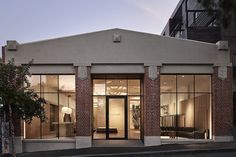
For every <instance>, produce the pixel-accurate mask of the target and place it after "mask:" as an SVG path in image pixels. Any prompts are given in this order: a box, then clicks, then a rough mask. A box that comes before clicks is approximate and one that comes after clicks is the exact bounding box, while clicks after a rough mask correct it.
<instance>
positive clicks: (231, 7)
mask: <svg viewBox="0 0 236 157" xmlns="http://www.w3.org/2000/svg"><path fill="white" fill-rule="evenodd" d="M198 2H199V3H201V4H202V5H203V7H205V8H206V9H207V11H208V12H209V13H210V14H211V13H212V10H215V9H217V10H219V12H220V14H219V16H218V17H217V20H219V22H220V23H221V24H222V25H223V27H225V28H227V27H228V26H229V25H230V24H231V22H232V20H235V21H236V1H235V0H198Z"/></svg>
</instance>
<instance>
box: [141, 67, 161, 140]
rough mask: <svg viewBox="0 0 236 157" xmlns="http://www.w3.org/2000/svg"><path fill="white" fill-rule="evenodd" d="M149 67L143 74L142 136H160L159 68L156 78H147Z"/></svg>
mask: <svg viewBox="0 0 236 157" xmlns="http://www.w3.org/2000/svg"><path fill="white" fill-rule="evenodd" d="M148 69H149V67H145V74H144V136H160V74H159V72H160V68H159V67H157V78H155V79H151V78H149V70H148Z"/></svg>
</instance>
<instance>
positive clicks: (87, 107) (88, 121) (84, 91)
mask: <svg viewBox="0 0 236 157" xmlns="http://www.w3.org/2000/svg"><path fill="white" fill-rule="evenodd" d="M75 69H76V148H87V147H91V146H92V115H93V113H92V90H91V75H90V67H87V66H79V67H76V68H75Z"/></svg>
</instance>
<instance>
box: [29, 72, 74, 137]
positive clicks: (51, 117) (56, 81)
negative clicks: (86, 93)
mask: <svg viewBox="0 0 236 157" xmlns="http://www.w3.org/2000/svg"><path fill="white" fill-rule="evenodd" d="M29 81H30V83H31V89H33V90H35V91H36V92H37V93H38V94H39V95H40V96H41V97H42V98H44V99H45V100H46V104H45V105H44V109H45V113H46V117H47V119H46V121H45V122H43V123H41V122H40V120H39V119H38V118H34V119H33V121H32V123H31V124H26V125H25V130H26V134H25V138H27V139H35V138H45V139H48V138H59V137H73V136H75V121H76V118H75V76H74V75H32V76H31V77H30V78H29Z"/></svg>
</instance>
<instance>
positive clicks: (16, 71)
mask: <svg viewBox="0 0 236 157" xmlns="http://www.w3.org/2000/svg"><path fill="white" fill-rule="evenodd" d="M31 63H32V62H30V63H29V64H28V65H25V66H16V65H15V63H14V60H11V61H9V62H8V63H7V64H0V104H1V106H0V115H4V113H6V114H5V115H6V121H8V120H9V114H8V113H9V106H10V107H11V110H12V114H14V116H16V117H18V118H21V119H23V120H25V121H26V122H27V123H30V122H31V121H32V118H33V117H38V118H40V119H41V120H42V121H44V120H45V112H44V107H43V105H44V104H45V101H44V99H42V98H40V97H39V96H38V95H37V94H36V93H35V92H34V91H33V90H30V89H29V87H30V83H29V81H28V79H27V78H28V76H30V73H29V68H30V64H31Z"/></svg>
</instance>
